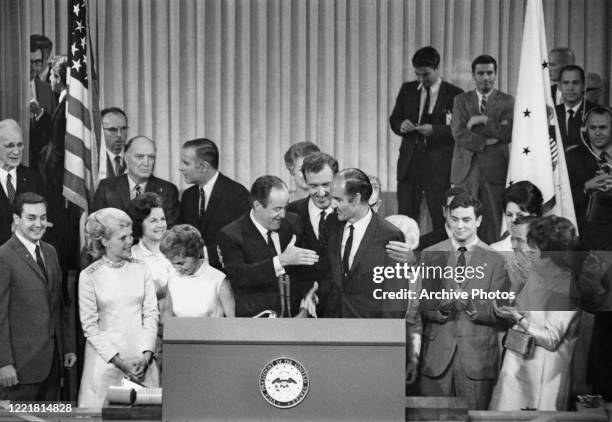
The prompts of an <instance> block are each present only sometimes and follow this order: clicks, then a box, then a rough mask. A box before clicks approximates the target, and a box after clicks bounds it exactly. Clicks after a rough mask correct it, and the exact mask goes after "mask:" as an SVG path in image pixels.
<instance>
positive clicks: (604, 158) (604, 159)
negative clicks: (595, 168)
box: [599, 151, 609, 165]
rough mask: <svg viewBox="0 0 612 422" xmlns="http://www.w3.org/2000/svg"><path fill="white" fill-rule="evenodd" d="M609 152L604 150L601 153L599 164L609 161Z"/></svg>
mask: <svg viewBox="0 0 612 422" xmlns="http://www.w3.org/2000/svg"><path fill="white" fill-rule="evenodd" d="M608 157H609V155H608V153H607V152H606V151H602V152H601V154H599V165H605V164H607V163H608Z"/></svg>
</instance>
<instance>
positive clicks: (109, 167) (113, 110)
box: [101, 107, 128, 177]
mask: <svg viewBox="0 0 612 422" xmlns="http://www.w3.org/2000/svg"><path fill="white" fill-rule="evenodd" d="M101 115H102V130H103V131H104V144H105V146H106V177H117V176H121V175H122V174H123V173H125V170H126V168H127V167H126V164H125V158H124V156H123V147H124V146H125V140H126V138H127V129H128V125H127V116H126V115H125V112H124V111H123V110H121V109H120V108H119V107H109V108H105V109H104V110H102V112H101Z"/></svg>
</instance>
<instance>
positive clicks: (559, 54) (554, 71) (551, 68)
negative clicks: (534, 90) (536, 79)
mask: <svg viewBox="0 0 612 422" xmlns="http://www.w3.org/2000/svg"><path fill="white" fill-rule="evenodd" d="M575 63H576V56H574V52H573V51H572V50H570V49H569V48H567V47H556V48H553V49H552V50H550V52H549V53H548V74H549V75H550V93H551V94H552V100H553V102H554V104H555V105H559V104H563V100H562V98H561V91H560V90H559V77H560V76H561V69H563V67H565V66H567V65H570V64H575Z"/></svg>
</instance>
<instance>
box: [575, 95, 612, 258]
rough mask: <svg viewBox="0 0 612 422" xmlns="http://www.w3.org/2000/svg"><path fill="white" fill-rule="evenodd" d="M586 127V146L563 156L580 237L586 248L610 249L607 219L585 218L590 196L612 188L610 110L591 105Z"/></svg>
mask: <svg viewBox="0 0 612 422" xmlns="http://www.w3.org/2000/svg"><path fill="white" fill-rule="evenodd" d="M586 127H587V139H586V140H588V147H587V146H586V145H584V144H582V143H581V144H580V145H578V146H577V147H576V148H573V149H571V150H570V151H568V152H567V153H566V156H565V157H566V160H567V172H568V176H569V181H570V186H571V188H572V198H573V199H574V210H575V212H576V220H577V222H578V229H579V232H580V239H581V242H582V244H583V246H585V247H586V248H587V249H595V250H612V241H611V240H610V233H612V224H611V223H610V221H609V220H608V222H606V221H588V220H587V209H588V205H589V200H590V198H591V195H593V194H594V193H595V192H598V191H601V192H606V191H610V190H612V110H610V109H609V108H607V107H602V106H597V107H594V108H593V109H591V111H589V112H588V114H587V121H586Z"/></svg>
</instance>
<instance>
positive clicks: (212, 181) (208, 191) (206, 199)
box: [198, 171, 219, 211]
mask: <svg viewBox="0 0 612 422" xmlns="http://www.w3.org/2000/svg"><path fill="white" fill-rule="evenodd" d="M218 178H219V171H217V172H216V173H215V175H214V176H213V177H211V178H210V180H209V181H208V182H206V183H205V184H204V186H201V187H202V188H203V189H204V211H206V207H208V203H209V202H210V195H211V194H212V190H213V188H214V187H215V183H216V182H217V179H218ZM198 192H199V191H198Z"/></svg>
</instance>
